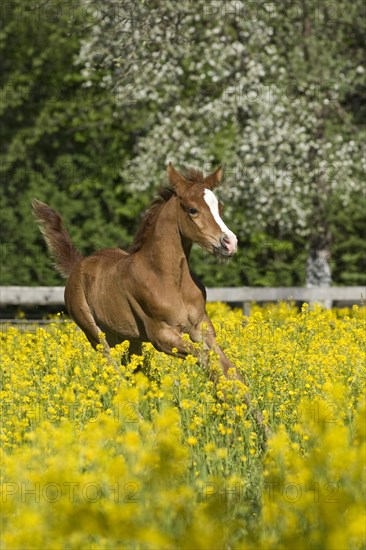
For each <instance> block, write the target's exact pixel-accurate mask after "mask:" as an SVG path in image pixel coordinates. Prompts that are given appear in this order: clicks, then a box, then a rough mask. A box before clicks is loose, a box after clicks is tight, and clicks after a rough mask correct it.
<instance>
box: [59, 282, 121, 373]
mask: <svg viewBox="0 0 366 550" xmlns="http://www.w3.org/2000/svg"><path fill="white" fill-rule="evenodd" d="M65 302H66V306H67V309H68V311H69V313H70V315H71V317H72V318H73V319H74V321H75V323H76V324H77V325H78V327H80V328H81V330H82V331H83V332H84V334H85V336H86V337H87V339H88V340H89V342H90V344H91V345H92V346H93V348H94V349H95V350H97V347H98V346H100V345H101V346H102V353H103V355H104V357H106V359H107V360H108V363H110V364H111V365H113V367H114V368H115V369H116V370H117V371H118V372H120V369H119V367H118V365H117V363H116V361H115V360H114V359H113V358H112V357H111V354H110V347H109V345H108V342H107V340H106V338H105V337H102V335H103V333H102V331H101V330H100V328H99V327H98V325H97V324H96V322H95V319H94V317H93V314H92V312H91V310H90V307H89V305H88V303H87V301H86V298H85V296H84V294H83V293H82V294H80V295H79V296H77V297H76V298H75V299H74V300H73V302H72V303H71V300H70V295H69V292H68V289H67V287H66V291H65Z"/></svg>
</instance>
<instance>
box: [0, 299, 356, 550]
mask: <svg viewBox="0 0 366 550" xmlns="http://www.w3.org/2000/svg"><path fill="white" fill-rule="evenodd" d="M209 309H210V315H211V317H212V318H213V320H214V323H215V326H216V330H217V333H218V339H219V341H220V344H221V345H222V346H223V348H224V349H225V351H226V353H227V354H228V356H229V357H230V359H231V360H232V361H234V362H235V363H236V364H237V366H238V368H239V370H240V371H241V372H242V373H243V374H245V375H246V376H247V378H248V383H249V386H250V392H251V394H252V397H253V401H254V403H255V404H258V406H259V407H260V409H261V410H262V411H263V415H264V418H265V422H266V423H267V424H268V426H269V427H270V429H271V431H272V435H271V437H270V439H269V441H268V446H267V449H266V450H263V441H262V434H261V433H260V431H258V428H257V426H256V425H255V423H254V422H253V420H252V418H251V416H250V414H248V411H247V408H246V406H245V405H244V401H243V392H244V391H246V388H244V387H243V386H242V385H241V384H240V383H238V382H234V381H232V380H221V381H220V382H219V384H218V386H216V387H215V386H214V385H213V384H212V382H210V381H209V380H208V377H207V373H206V372H204V371H202V370H201V369H200V367H199V366H198V365H197V364H196V359H195V358H193V357H190V356H189V357H188V358H187V359H186V360H185V361H182V360H180V359H178V358H175V357H169V356H167V355H163V354H160V353H158V352H156V351H155V350H153V349H152V348H151V346H150V345H146V347H145V350H144V355H143V357H138V356H133V357H132V359H131V360H130V362H129V363H128V365H127V366H126V367H125V368H124V370H123V376H122V377H121V376H120V375H118V374H117V372H116V371H115V370H114V368H113V367H111V366H109V365H108V364H107V363H106V359H105V357H104V356H103V355H102V353H97V352H95V351H94V350H93V349H92V348H91V346H90V345H89V343H88V342H87V340H86V338H85V336H84V335H83V333H81V332H80V331H78V330H76V327H75V325H74V324H73V323H69V322H61V323H54V324H52V325H50V326H49V327H48V328H47V329H43V328H38V329H36V330H34V331H28V332H27V331H25V332H22V330H21V329H18V328H13V327H4V330H3V332H2V336H1V339H2V350H3V351H2V362H1V389H0V396H1V403H2V415H1V419H2V424H1V443H2V447H3V450H2V469H1V491H2V496H1V498H2V529H1V538H2V540H1V544H2V546H3V547H5V548H49V547H57V548H70V547H72V548H91V547H93V548H104V549H105V548H110V549H112V548H141V549H144V548H157V549H158V548H168V547H169V548H205V549H206V548H229V547H230V548H252V549H255V548H257V549H261V548H266V549H271V548H273V549H277V548H283V549H287V548H288V549H290V548H294V546H296V547H299V544H300V542H301V548H304V549H309V550H310V549H312V548H315V547H316V548H324V549H329V550H330V549H334V550H336V549H338V548H340V547H341V548H345V549H347V548H349V549H352V550H355V549H360V550H361V549H362V548H364V546H363V545H364V540H365V525H366V522H365V511H364V498H365V487H364V485H362V482H361V480H362V475H363V472H362V469H363V466H364V465H363V458H362V457H363V456H364V455H365V450H366V449H365V441H366V439H365V434H366V427H365V380H364V365H365V346H364V332H365V328H366V327H365V311H364V309H358V308H357V307H354V308H353V309H352V310H340V311H325V310H322V309H321V308H319V307H315V309H314V310H309V308H308V307H307V305H306V304H304V305H303V308H302V310H301V311H300V312H299V311H297V310H296V309H295V308H293V307H292V306H290V305H288V304H279V305H277V306H271V307H266V308H259V307H253V314H252V315H251V317H249V318H247V317H243V316H242V314H241V312H240V311H230V310H229V308H228V307H227V306H223V305H219V304H215V305H210V306H209ZM127 349H128V343H127V342H124V343H122V344H120V345H119V346H117V347H116V348H115V350H114V351H113V354H114V355H115V357H116V358H119V357H121V356H124V355H125V354H126V352H127ZM215 361H216V359H215V357H212V365H213V366H214V365H215ZM141 362H143V368H142V372H140V373H138V374H132V373H133V371H134V370H135V369H136V366H137V365H138V364H139V363H141ZM345 465H346V467H345ZM35 524H36V525H37V529H36V530H35V529H34V525H35Z"/></svg>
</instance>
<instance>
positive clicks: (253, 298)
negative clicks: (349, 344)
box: [0, 286, 366, 314]
mask: <svg viewBox="0 0 366 550" xmlns="http://www.w3.org/2000/svg"><path fill="white" fill-rule="evenodd" d="M365 299H366V287H362V286H342V287H336V286H333V287H312V288H303V287H273V288H269V287H246V286H244V287H235V288H208V289H207V300H208V301H209V302H226V303H229V304H237V305H238V304H241V305H242V307H243V310H244V312H245V313H246V314H249V311H250V304H251V303H253V302H256V303H265V302H278V301H288V300H290V301H295V302H307V303H314V302H318V303H321V304H324V305H325V307H331V306H332V304H333V303H337V304H338V305H342V304H347V305H350V304H361V303H365ZM63 304H64V287H62V286H50V287H48V286H39V287H30V286H2V287H0V307H4V306H20V307H21V306H34V307H35V306H47V305H50V306H51V305H52V306H58V305H60V306H62V305H63Z"/></svg>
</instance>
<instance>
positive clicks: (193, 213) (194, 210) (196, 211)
mask: <svg viewBox="0 0 366 550" xmlns="http://www.w3.org/2000/svg"><path fill="white" fill-rule="evenodd" d="M187 212H188V214H189V215H190V216H194V215H195V214H198V210H197V208H193V207H192V208H187Z"/></svg>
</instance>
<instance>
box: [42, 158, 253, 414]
mask: <svg viewBox="0 0 366 550" xmlns="http://www.w3.org/2000/svg"><path fill="white" fill-rule="evenodd" d="M221 176H222V170H221V168H218V169H217V170H216V171H215V172H213V173H212V174H210V175H208V176H207V177H203V175H202V173H201V172H199V171H195V170H190V171H187V172H186V173H185V174H180V173H179V172H178V171H177V170H175V168H174V167H173V166H172V164H171V163H170V164H169V166H168V180H169V185H168V186H167V187H165V188H163V189H162V190H161V192H160V194H159V196H158V197H157V198H156V199H155V201H154V202H153V203H152V205H151V207H150V208H149V210H148V211H147V212H146V213H145V216H144V218H143V220H142V223H141V226H140V228H139V230H138V232H137V234H136V237H135V240H134V242H133V244H132V246H131V247H130V249H129V251H128V253H127V252H124V251H123V250H120V249H119V248H110V249H104V250H100V251H97V252H95V253H94V254H92V255H91V256H88V257H86V258H83V257H82V256H81V255H80V254H79V253H78V251H77V250H76V249H75V247H74V245H73V244H72V242H71V240H70V237H69V234H68V233H67V231H66V230H65V228H64V226H63V223H62V219H61V216H60V215H59V214H58V213H57V212H55V211H54V210H52V209H51V208H50V207H49V206H47V205H46V204H44V203H41V202H39V201H37V200H34V201H33V209H34V213H35V216H36V218H37V219H38V221H39V222H40V224H41V230H42V232H43V235H44V237H45V240H46V242H47V245H48V248H49V250H50V252H51V254H52V255H53V257H54V259H55V267H56V269H58V271H59V272H60V273H61V274H62V275H63V276H65V277H68V281H67V284H66V288H65V303H66V306H67V309H68V311H69V313H70V315H71V317H72V318H73V319H74V320H75V322H76V323H77V325H79V327H80V328H81V329H82V330H83V332H84V333H85V334H86V336H87V338H88V340H89V342H90V343H91V345H92V346H93V347H94V348H96V347H97V345H98V344H100V343H101V340H100V333H101V332H103V333H104V334H105V338H106V342H104V345H105V349H106V351H107V352H108V350H109V346H115V345H116V344H117V343H119V342H122V341H124V340H129V342H130V354H131V353H136V354H138V355H140V354H141V344H142V342H146V341H148V342H151V343H152V344H153V346H154V347H155V348H156V349H157V350H159V351H162V352H165V353H168V354H173V351H172V350H173V348H175V349H174V355H177V356H178V357H182V358H184V357H186V356H187V354H193V355H195V356H197V357H198V358H199V359H200V360H201V359H202V357H201V355H202V352H200V351H197V349H196V347H195V346H193V345H192V343H190V342H189V341H187V340H186V339H183V338H182V336H183V334H188V335H189V337H190V340H191V342H202V341H203V342H204V348H205V350H206V355H207V352H208V351H209V350H213V351H214V352H215V353H216V354H217V355H218V357H219V360H220V365H221V369H222V372H223V374H224V375H225V376H226V377H228V371H229V369H232V373H233V376H234V377H235V378H238V379H239V380H242V378H241V377H240V375H239V373H238V372H237V370H236V367H235V366H234V365H233V364H232V363H231V362H230V360H229V359H228V358H227V357H226V355H225V354H224V352H223V351H222V349H221V347H220V346H219V344H218V343H217V342H216V338H215V330H214V328H213V325H212V323H211V321H210V319H209V318H208V316H207V313H206V307H205V305H206V292H205V288H204V286H203V285H202V283H201V282H200V281H199V280H198V279H197V277H195V275H194V274H193V273H191V271H190V269H189V265H188V260H189V255H190V251H191V247H192V243H197V244H199V245H201V247H202V248H204V249H205V250H207V251H208V252H210V253H213V254H215V255H219V256H223V257H230V256H232V255H233V254H234V253H235V252H236V249H237V238H236V236H235V235H234V233H233V232H232V231H230V229H229V228H228V227H227V226H226V225H225V223H224V222H223V220H222V219H221V205H220V203H219V201H218V200H217V198H216V196H215V195H214V193H213V190H214V189H215V187H217V186H218V185H219V183H220V180H221ZM176 350H177V351H176ZM202 362H203V364H204V365H206V364H207V360H205V359H204V360H203V361H202ZM248 404H249V396H248ZM256 412H257V413H258V414H255V416H256V417H258V418H257V421H258V422H259V423H261V418H260V412H259V411H256ZM258 415H259V416H258Z"/></svg>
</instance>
